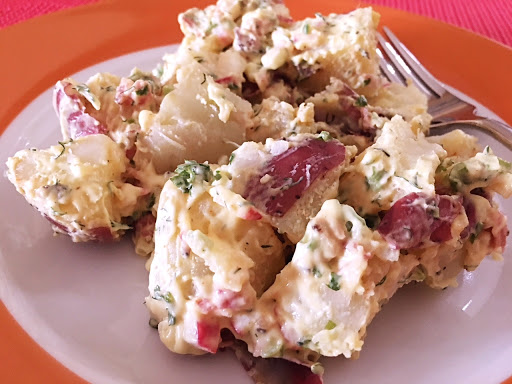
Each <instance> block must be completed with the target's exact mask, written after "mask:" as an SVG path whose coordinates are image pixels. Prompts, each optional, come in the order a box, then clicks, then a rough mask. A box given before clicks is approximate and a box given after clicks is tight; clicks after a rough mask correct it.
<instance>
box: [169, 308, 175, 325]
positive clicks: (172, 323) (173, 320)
mask: <svg viewBox="0 0 512 384" xmlns="http://www.w3.org/2000/svg"><path fill="white" fill-rule="evenodd" d="M167 315H168V317H167V323H168V324H169V325H174V324H176V316H174V315H173V314H172V313H171V312H170V311H169V310H167Z"/></svg>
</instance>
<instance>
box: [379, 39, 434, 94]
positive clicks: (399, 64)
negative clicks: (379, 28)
mask: <svg viewBox="0 0 512 384" xmlns="http://www.w3.org/2000/svg"><path fill="white" fill-rule="evenodd" d="M377 39H378V40H379V43H380V46H381V47H382V49H383V50H384V52H385V53H386V55H387V56H388V57H389V59H390V62H391V63H392V64H393V66H394V67H395V69H396V70H398V72H400V74H401V75H402V76H403V77H404V79H407V78H409V79H411V80H412V81H413V83H414V84H415V85H416V86H417V87H418V88H419V89H420V91H422V92H423V93H424V94H426V95H427V96H428V97H432V96H435V97H437V94H436V93H435V92H433V91H432V90H430V88H428V87H427V86H426V85H425V84H424V83H423V82H422V81H421V79H420V78H419V77H418V76H417V75H416V74H415V73H414V72H413V71H412V70H411V68H409V66H408V65H407V63H406V62H405V61H404V60H403V59H402V57H401V56H400V54H399V53H398V52H397V51H396V50H395V47H393V45H392V44H391V43H390V42H388V41H386V40H385V39H384V37H382V35H381V34H380V33H378V34H377Z"/></svg>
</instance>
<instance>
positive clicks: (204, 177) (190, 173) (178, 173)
mask: <svg viewBox="0 0 512 384" xmlns="http://www.w3.org/2000/svg"><path fill="white" fill-rule="evenodd" d="M174 173H175V175H174V176H172V177H171V181H172V182H173V183H174V185H175V186H176V187H177V188H179V189H180V190H181V191H182V192H183V193H189V192H190V190H191V189H192V186H193V184H194V183H196V182H200V181H206V182H209V181H211V180H212V178H213V174H212V171H211V169H210V166H209V165H208V164H201V163H198V162H197V161H193V160H186V161H185V163H184V164H180V165H178V167H177V168H176V170H175V171H174Z"/></svg>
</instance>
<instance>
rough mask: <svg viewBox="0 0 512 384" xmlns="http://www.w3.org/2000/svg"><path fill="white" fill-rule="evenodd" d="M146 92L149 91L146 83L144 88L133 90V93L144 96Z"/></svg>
mask: <svg viewBox="0 0 512 384" xmlns="http://www.w3.org/2000/svg"><path fill="white" fill-rule="evenodd" d="M148 92H149V86H147V85H146V86H145V87H144V88H142V89H138V90H137V91H135V94H136V95H138V96H145V95H147V94H148Z"/></svg>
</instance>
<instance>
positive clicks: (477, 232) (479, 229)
mask: <svg viewBox="0 0 512 384" xmlns="http://www.w3.org/2000/svg"><path fill="white" fill-rule="evenodd" d="M483 229H484V224H483V223H481V222H480V221H479V222H478V223H476V225H475V231H474V232H473V233H472V234H471V235H470V236H469V241H470V242H471V244H473V243H474V242H475V240H476V239H477V238H478V236H479V235H480V233H481V232H482V230H483Z"/></svg>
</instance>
